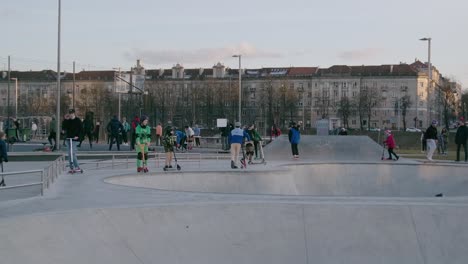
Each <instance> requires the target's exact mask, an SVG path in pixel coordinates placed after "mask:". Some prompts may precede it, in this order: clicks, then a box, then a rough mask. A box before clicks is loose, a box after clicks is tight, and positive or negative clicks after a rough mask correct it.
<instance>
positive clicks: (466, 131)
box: [455, 119, 468, 162]
mask: <svg viewBox="0 0 468 264" xmlns="http://www.w3.org/2000/svg"><path fill="white" fill-rule="evenodd" d="M464 121H465V120H464V119H461V120H460V122H459V126H458V128H457V133H456V134H455V144H457V159H456V160H455V161H456V162H459V161H460V148H461V147H462V146H463V151H465V162H467V161H468V156H467V155H468V153H467V140H468V128H467V127H466V124H465V122H464Z"/></svg>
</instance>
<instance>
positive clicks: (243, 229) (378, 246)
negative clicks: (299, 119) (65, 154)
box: [0, 137, 468, 264]
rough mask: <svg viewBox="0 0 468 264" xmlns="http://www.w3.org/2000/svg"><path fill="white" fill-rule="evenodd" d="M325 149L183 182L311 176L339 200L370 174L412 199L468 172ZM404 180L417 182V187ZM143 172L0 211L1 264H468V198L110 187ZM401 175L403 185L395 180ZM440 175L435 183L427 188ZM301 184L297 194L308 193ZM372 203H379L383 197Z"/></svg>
mask: <svg viewBox="0 0 468 264" xmlns="http://www.w3.org/2000/svg"><path fill="white" fill-rule="evenodd" d="M333 138H336V140H335V139H333ZM344 138H346V139H344ZM322 140H323V139H319V138H315V137H303V139H302V143H301V145H300V146H299V151H300V155H301V159H300V160H299V161H296V160H292V159H291V158H289V157H290V150H289V144H288V143H287V139H286V138H285V137H283V138H280V139H279V140H276V141H275V142H273V143H272V145H270V146H268V147H267V148H265V152H266V156H267V160H268V164H267V165H266V166H263V165H256V166H249V167H248V168H247V170H243V171H242V170H236V171H233V170H231V169H229V161H228V160H220V161H216V160H202V163H201V169H199V168H198V165H197V164H192V163H183V162H182V161H181V165H182V167H183V171H184V173H187V175H186V177H194V178H193V181H192V183H194V182H196V181H208V180H209V179H210V178H213V177H215V176H216V175H221V176H222V177H224V176H226V175H228V176H229V177H234V176H236V175H237V176H239V178H240V177H244V178H245V179H247V178H248V177H250V176H251V177H256V176H257V175H263V174H264V175H266V176H271V175H281V173H282V172H284V171H286V170H293V171H294V170H297V171H296V172H297V173H298V175H303V176H296V177H306V175H307V173H310V174H312V175H315V174H317V175H321V176H317V177H318V178H317V179H320V181H317V182H318V183H319V184H325V185H322V188H323V189H325V190H327V188H325V187H323V186H327V185H329V186H334V188H335V189H334V190H332V188H330V189H328V190H327V191H329V192H330V191H333V192H336V191H342V190H346V188H350V187H349V186H350V185H352V184H355V182H354V181H346V180H345V178H343V177H346V175H348V176H349V175H353V176H349V177H361V176H359V174H363V176H362V178H359V179H360V180H361V181H363V182H362V184H364V186H375V183H379V182H384V181H383V180H389V181H390V182H391V181H394V182H395V184H396V185H395V186H400V187H399V188H400V189H401V188H403V187H402V186H406V183H409V184H408V187H409V188H410V189H411V188H412V187H413V186H414V187H416V186H418V188H419V183H420V182H421V181H428V182H429V181H434V182H440V184H439V183H438V184H435V185H434V184H433V185H432V186H444V185H445V184H447V185H448V186H450V184H453V183H454V182H450V181H449V182H447V183H446V182H445V181H444V179H445V177H447V178H452V177H454V178H458V182H459V183H460V185H461V186H460V187H463V186H464V185H462V184H463V181H464V178H463V177H464V175H466V173H464V172H465V171H466V170H465V169H467V168H468V167H467V166H465V165H463V164H459V165H444V166H439V165H438V164H420V165H421V166H419V165H418V164H419V163H418V162H415V161H411V160H401V161H398V162H397V163H391V164H388V163H381V162H380V161H379V160H380V151H379V147H378V145H377V144H375V143H366V139H365V138H360V137H342V138H339V137H330V139H327V140H328V141H327V142H328V143H327V144H323V145H322V147H321V145H318V146H317V144H315V143H314V142H320V141H322ZM359 142H361V143H359ZM314 145H315V146H316V147H315V150H314V149H313V146H314ZM306 146H308V147H306ZM341 146H349V147H348V148H345V147H343V148H342V149H341ZM356 147H359V149H358V150H357V149H356ZM334 148H337V149H339V151H337V152H334V151H333V149H334ZM322 151H323V155H321V153H320V152H322ZM317 152H318V153H317ZM358 154H359V155H358ZM358 157H361V158H358ZM362 164H366V167H362ZM405 168H413V170H414V171H419V172H418V173H419V174H418V175H419V176H417V175H412V173H411V171H410V170H408V171H406V170H405ZM134 170H135V169H134V168H131V169H125V168H121V169H118V170H110V169H100V170H91V169H89V170H86V171H85V173H84V174H82V175H81V174H75V175H61V176H60V178H59V180H58V181H57V182H56V183H55V184H54V185H53V186H52V188H51V189H50V190H48V191H47V192H46V194H45V196H44V197H35V198H29V199H19V200H10V201H5V202H0V237H1V238H2V239H0V256H2V257H1V260H2V261H1V262H2V263H35V264H37V263H47V264H49V263H359V264H361V263H416V264H419V263H421V264H427V263H466V259H468V251H467V250H466V248H467V245H468V221H466V219H468V197H467V196H465V194H464V193H462V192H461V189H463V188H460V193H459V194H457V195H456V196H455V195H453V196H446V197H442V198H435V197H432V196H431V195H429V194H428V195H426V194H425V195H422V196H426V197H410V196H406V195H401V196H400V197H373V196H371V195H368V196H307V195H269V194H261V193H260V194H259V192H260V191H261V190H262V188H263V187H262V186H264V185H265V186H268V184H270V185H275V182H274V181H271V179H270V178H268V177H266V176H265V177H264V178H260V179H256V180H255V182H256V184H257V185H253V186H251V187H252V189H251V191H252V192H254V193H255V194H254V195H251V194H242V193H238V194H228V193H213V192H180V191H167V190H157V189H152V188H147V187H150V186H144V187H145V188H141V187H131V186H121V185H115V184H108V183H105V181H106V180H107V181H109V180H112V179H117V178H113V177H116V176H117V177H119V176H120V177H123V178H127V179H128V178H129V177H128V176H131V175H135V173H134ZM150 170H151V174H150V175H146V176H141V177H147V178H151V177H152V178H169V177H174V178H176V177H182V176H181V175H179V174H178V173H172V172H171V173H164V172H162V171H161V169H160V168H156V167H155V166H154V164H153V165H151V166H150ZM394 170H395V171H397V172H399V173H400V174H392V173H390V172H392V171H394ZM432 171H434V174H431V175H429V177H428V178H425V179H421V177H423V175H426V174H425V173H427V172H432ZM217 172H222V173H220V174H217ZM226 172H229V173H226ZM306 172H307V173H306ZM439 172H440V173H439ZM386 173H389V174H386ZM403 173H407V174H403ZM404 175H407V176H408V177H410V178H409V179H405V176H404ZM440 175H443V176H440ZM328 176H330V177H333V178H332V180H329V179H328V178H327V177H328ZM340 177H341V178H340ZM373 177H375V178H373ZM432 177H435V178H432ZM325 179H326V181H325V182H323V180H325ZM296 180H297V179H296ZM368 180H369V182H366V181H368ZM371 180H373V181H374V182H371ZM401 180H405V182H400V181H401ZM298 182H299V181H296V183H295V185H296V188H297V189H298V190H299V188H298V186H299V187H300V186H301V185H303V184H302V183H298ZM398 182H400V183H398ZM259 183H261V184H259ZM280 183H283V182H282V181H280ZM331 183H333V184H331ZM348 183H349V184H348ZM385 183H386V182H385ZM442 183H443V184H442ZM178 184H180V182H179V183H178ZM276 184H279V182H278V183H276ZM330 184H331V185H330ZM465 184H466V183H465ZM423 185H424V184H423ZM340 186H344V187H346V188H342V189H340V188H341V187H340ZM175 187H177V189H178V190H180V189H181V188H180V186H175ZM285 188H289V187H285ZM322 188H320V189H319V188H317V189H316V190H314V191H315V192H321V191H322ZM392 188H393V187H392ZM395 188H396V187H395ZM425 188H426V187H424V186H423V187H422V189H424V190H426V189H425ZM350 189H352V188H350ZM209 191H212V190H209ZM387 191H388V190H387V189H386V188H381V189H380V192H387ZM374 192H375V193H377V194H379V193H378V192H379V190H378V189H377V190H374ZM393 192H394V190H392V191H391V192H390V193H391V194H392V195H393V194H394V193H393ZM377 194H373V195H377ZM379 196H386V195H379Z"/></svg>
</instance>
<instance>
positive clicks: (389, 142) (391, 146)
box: [384, 130, 400, 160]
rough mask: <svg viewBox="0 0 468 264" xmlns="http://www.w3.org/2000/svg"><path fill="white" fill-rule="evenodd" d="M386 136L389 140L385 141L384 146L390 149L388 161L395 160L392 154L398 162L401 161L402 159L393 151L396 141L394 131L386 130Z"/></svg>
mask: <svg viewBox="0 0 468 264" xmlns="http://www.w3.org/2000/svg"><path fill="white" fill-rule="evenodd" d="M385 136H387V139H385V141H384V144H385V145H387V149H388V159H387V160H393V158H392V154H393V155H395V158H396V160H398V159H400V157H399V156H398V155H397V154H396V153H395V152H393V149H394V148H395V146H396V144H395V139H394V138H393V135H392V131H390V130H385Z"/></svg>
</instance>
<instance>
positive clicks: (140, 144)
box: [135, 116, 151, 172]
mask: <svg viewBox="0 0 468 264" xmlns="http://www.w3.org/2000/svg"><path fill="white" fill-rule="evenodd" d="M135 136H136V140H135V143H136V144H135V145H136V146H135V149H136V151H137V172H148V168H147V167H146V166H147V164H148V146H149V145H150V143H151V128H150V126H148V117H147V116H142V117H141V118H140V124H139V125H138V126H137V127H136V129H135Z"/></svg>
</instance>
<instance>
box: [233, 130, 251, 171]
mask: <svg viewBox="0 0 468 264" xmlns="http://www.w3.org/2000/svg"><path fill="white" fill-rule="evenodd" d="M235 126H236V128H234V129H233V130H232V131H231V133H230V134H229V142H230V144H231V168H232V169H237V168H239V167H238V166H237V161H238V160H239V154H240V150H241V144H242V143H243V141H244V138H246V139H247V141H250V136H249V134H248V133H247V132H246V131H245V130H243V129H241V128H240V127H241V123H240V122H236V123H235Z"/></svg>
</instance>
